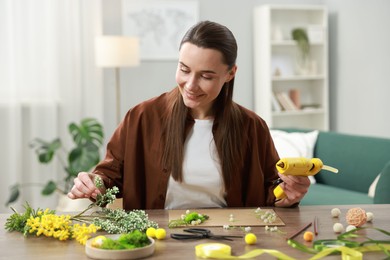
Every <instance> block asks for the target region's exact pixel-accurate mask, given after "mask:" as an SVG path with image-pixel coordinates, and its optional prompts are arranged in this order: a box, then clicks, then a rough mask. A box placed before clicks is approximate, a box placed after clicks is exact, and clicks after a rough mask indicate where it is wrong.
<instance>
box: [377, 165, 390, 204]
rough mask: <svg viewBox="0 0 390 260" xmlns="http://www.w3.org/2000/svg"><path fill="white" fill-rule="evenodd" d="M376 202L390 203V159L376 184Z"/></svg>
mask: <svg viewBox="0 0 390 260" xmlns="http://www.w3.org/2000/svg"><path fill="white" fill-rule="evenodd" d="M374 203H375V204H388V203H390V161H389V162H388V163H387V164H386V166H385V168H383V170H382V172H381V176H380V178H379V180H378V183H377V185H376V189H375V196H374Z"/></svg>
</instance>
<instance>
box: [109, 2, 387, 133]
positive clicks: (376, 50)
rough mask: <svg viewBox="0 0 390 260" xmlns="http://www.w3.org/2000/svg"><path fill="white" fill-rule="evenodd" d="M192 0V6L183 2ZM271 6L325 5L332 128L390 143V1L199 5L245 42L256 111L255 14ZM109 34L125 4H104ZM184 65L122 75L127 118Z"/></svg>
mask: <svg viewBox="0 0 390 260" xmlns="http://www.w3.org/2000/svg"><path fill="white" fill-rule="evenodd" d="M182 1H185V0H182ZM268 3H281V4H284V3H287V4H324V5H326V6H327V7H328V9H329V13H330V17H329V39H330V45H329V52H330V54H329V64H330V68H329V72H330V75H329V76H330V113H331V117H330V122H331V130H334V131H340V132H345V133H353V134H364V135H374V136H384V137H390V120H389V119H390V116H388V115H387V110H388V108H387V106H388V105H387V103H388V99H389V98H390V83H389V80H388V77H389V76H388V75H390V59H389V58H390V48H388V46H390V31H389V30H388V24H390V16H389V15H388V14H387V13H386V12H387V11H388V10H390V1H387V0H372V1H366V0H343V1H337V0H324V1H314V0H312V1H310V0H308V1H303V0H301V1H293V0H290V1H287V0H285V1H271V0H269V1H265V0H262V1H260V0H257V1H256V0H245V1H236V0H212V1H210V0H199V6H200V10H199V14H200V19H201V20H205V19H208V20H213V21H216V22H220V23H223V24H225V25H226V26H228V27H229V28H230V29H231V30H232V31H233V33H234V34H235V36H236V38H237V41H238V44H239V57H238V74H237V78H236V86H235V100H236V101H237V102H238V103H240V104H242V105H244V106H245V107H247V108H249V109H253V107H254V105H253V104H254V100H253V73H254V72H253V66H252V64H253V58H252V50H253V45H252V42H253V35H252V9H253V7H254V6H256V5H260V4H268ZM103 30H104V33H105V34H121V1H120V0H115V1H103ZM175 70H176V61H142V62H141V66H139V67H137V68H126V69H122V71H121V72H122V74H121V75H122V77H121V83H122V96H123V99H122V114H124V113H125V112H126V111H127V110H128V109H129V108H130V107H132V106H134V105H135V104H137V103H139V102H141V101H142V100H145V99H147V98H151V97H153V96H156V95H159V94H160V93H162V92H165V91H167V90H169V89H171V88H172V87H173V86H174V85H175V79H174V76H175ZM104 75H105V94H106V97H107V102H106V106H105V108H104V109H105V120H104V122H105V127H106V132H107V135H108V136H110V135H111V133H112V131H113V130H114V127H115V117H114V116H112V115H114V114H115V105H113V104H114V88H113V84H114V78H113V75H114V74H113V71H111V70H105V72H104Z"/></svg>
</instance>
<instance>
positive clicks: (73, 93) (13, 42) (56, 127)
mask: <svg viewBox="0 0 390 260" xmlns="http://www.w3.org/2000/svg"><path fill="white" fill-rule="evenodd" d="M101 23H102V19H101V2H100V1H95V0H83V1H53V0H0V57H1V58H0V122H1V123H0V124H1V127H0V169H1V171H2V172H1V176H2V177H1V179H2V181H1V182H0V189H1V193H0V212H7V213H10V212H11V210H10V209H9V207H6V206H5V203H6V201H7V199H8V196H9V188H10V186H11V185H13V184H15V183H17V182H18V183H46V181H47V180H49V179H56V176H59V177H61V176H63V174H64V173H63V171H62V170H61V168H60V167H59V165H56V164H55V163H54V164H50V165H48V166H46V165H41V164H39V163H38V162H37V158H36V155H35V153H34V151H33V150H32V149H31V148H29V143H30V142H31V140H32V139H34V138H36V137H39V138H42V139H44V140H52V139H54V138H56V137H60V138H61V140H62V141H63V142H64V143H65V146H67V145H69V146H70V145H71V140H70V136H69V133H68V130H67V126H68V124H69V123H70V122H79V121H80V120H81V119H82V118H85V117H94V118H96V119H98V120H99V121H100V122H102V119H103V98H102V95H103V90H102V83H101V82H102V75H101V72H100V70H99V69H98V68H97V67H96V66H95V64H94V38H95V36H96V35H99V34H101V30H102V29H101V28H102V26H101ZM41 188H42V187H39V186H33V187H32V186H28V187H24V188H22V190H21V192H22V194H21V195H22V196H21V198H20V199H19V200H18V202H17V203H15V204H13V205H11V206H13V207H14V208H16V209H22V205H23V204H24V202H25V201H28V202H29V203H30V205H32V206H33V207H41V208H45V207H50V208H55V205H56V203H57V198H56V196H50V197H42V196H41V195H40V190H41Z"/></svg>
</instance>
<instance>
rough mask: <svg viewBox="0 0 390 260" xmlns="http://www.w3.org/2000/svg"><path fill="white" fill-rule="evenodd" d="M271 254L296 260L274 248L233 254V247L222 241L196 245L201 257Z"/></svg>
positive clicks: (234, 257) (219, 257)
mask: <svg viewBox="0 0 390 260" xmlns="http://www.w3.org/2000/svg"><path fill="white" fill-rule="evenodd" d="M264 253H266V254H270V255H272V256H275V257H277V258H278V259H280V260H295V259H294V258H291V257H289V256H287V255H285V254H283V253H282V252H279V251H278V250H273V249H254V250H252V251H250V252H248V253H246V254H244V255H241V256H232V255H231V247H230V246H228V245H225V244H220V243H206V244H200V245H197V246H195V254H196V256H197V257H200V258H205V259H207V258H211V259H246V258H253V257H256V256H259V255H262V254H264Z"/></svg>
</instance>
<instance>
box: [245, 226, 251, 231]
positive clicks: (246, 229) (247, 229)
mask: <svg viewBox="0 0 390 260" xmlns="http://www.w3.org/2000/svg"><path fill="white" fill-rule="evenodd" d="M244 230H245V232H251V230H252V228H251V227H246V228H245V229H244Z"/></svg>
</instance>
